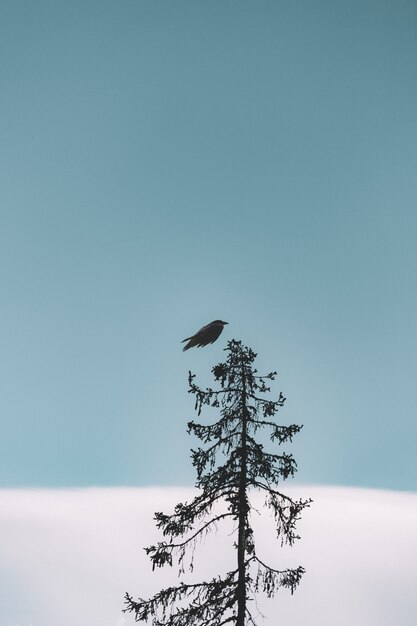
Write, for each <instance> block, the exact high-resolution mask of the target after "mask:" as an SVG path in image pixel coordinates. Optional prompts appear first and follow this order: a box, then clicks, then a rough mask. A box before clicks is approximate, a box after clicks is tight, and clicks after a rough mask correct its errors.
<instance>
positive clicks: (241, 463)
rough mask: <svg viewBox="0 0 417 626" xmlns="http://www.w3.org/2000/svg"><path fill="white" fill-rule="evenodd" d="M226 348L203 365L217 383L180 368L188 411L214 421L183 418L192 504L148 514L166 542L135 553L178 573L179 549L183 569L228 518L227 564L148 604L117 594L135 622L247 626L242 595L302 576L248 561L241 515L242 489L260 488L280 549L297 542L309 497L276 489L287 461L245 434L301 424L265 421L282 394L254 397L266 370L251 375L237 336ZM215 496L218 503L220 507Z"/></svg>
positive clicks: (274, 435)
mask: <svg viewBox="0 0 417 626" xmlns="http://www.w3.org/2000/svg"><path fill="white" fill-rule="evenodd" d="M226 350H227V353H228V356H227V360H226V362H225V363H220V364H218V365H216V366H215V367H213V369H212V372H213V374H214V378H215V380H216V381H217V383H218V385H219V387H220V388H219V389H217V390H214V389H211V388H207V389H204V390H203V389H201V388H200V387H198V386H197V385H196V384H195V382H194V378H195V376H194V375H193V374H191V372H190V373H189V392H190V393H192V394H194V396H195V409H196V411H197V413H198V415H200V413H201V410H202V407H203V406H204V405H209V406H211V407H217V408H218V409H219V410H220V419H219V420H218V421H216V422H215V423H214V424H210V425H202V424H197V423H195V422H194V421H192V422H189V424H188V432H189V433H192V434H194V435H195V436H196V437H197V438H198V439H200V440H201V441H202V443H203V444H204V447H202V448H198V449H197V450H192V463H193V465H194V467H195V468H196V471H197V483H196V487H197V488H198V490H199V493H198V495H197V496H196V497H195V498H194V499H193V500H192V502H190V503H185V504H182V503H180V504H177V505H176V506H175V509H174V513H173V514H172V515H166V514H164V513H156V514H155V520H156V525H157V527H158V528H160V529H161V530H162V533H163V536H164V537H168V538H169V541H165V540H164V541H160V542H159V543H158V544H157V545H154V546H150V547H148V548H145V550H146V553H147V554H148V555H149V557H150V559H151V561H152V566H153V569H155V567H162V566H164V565H167V564H168V565H172V564H173V561H174V559H175V560H176V561H177V562H178V563H179V566H180V574H183V573H184V572H185V561H184V559H185V555H186V553H187V552H188V550H187V549H189V548H191V558H190V562H189V563H188V567H190V569H191V570H192V568H193V560H194V547H195V545H196V542H197V540H198V539H200V538H201V537H203V536H205V535H206V534H207V533H208V532H210V531H211V530H214V529H217V525H218V523H219V522H221V521H222V520H225V519H227V518H230V519H231V520H233V521H234V523H235V525H236V527H237V528H236V531H237V542H235V543H234V544H233V545H234V547H235V549H236V551H237V567H236V569H234V570H233V571H230V572H228V573H227V574H226V575H225V576H223V577H221V576H217V577H215V578H213V579H212V580H210V581H208V582H201V583H196V584H185V583H184V582H182V583H181V584H179V585H178V586H177V587H169V588H167V589H163V590H162V591H160V592H159V593H157V594H156V595H155V596H154V597H153V598H151V599H149V600H144V599H141V598H139V599H138V600H136V601H135V600H133V598H132V597H131V596H130V595H129V594H126V598H125V600H126V608H125V609H124V610H125V612H126V611H129V612H132V613H134V615H135V621H137V622H140V621H144V622H151V623H152V624H153V626H223V625H224V624H235V626H249V625H252V626H255V621H254V618H253V616H252V614H251V611H250V610H249V608H248V600H249V599H252V598H253V597H254V596H255V594H256V593H257V592H263V593H265V594H266V595H267V596H268V597H272V596H274V595H275V593H276V591H277V590H278V589H279V587H287V588H288V589H290V591H291V593H293V592H294V590H295V588H296V587H297V585H298V583H299V582H300V579H301V576H302V574H303V573H304V568H303V567H301V566H299V567H297V568H296V569H284V570H278V569H274V568H272V567H270V566H269V565H267V564H266V563H264V562H263V561H262V560H261V559H260V558H258V556H257V553H256V549H255V541H254V533H253V530H252V526H251V520H250V513H251V511H252V505H251V502H250V495H251V491H253V490H260V491H261V492H264V494H265V496H266V501H265V504H266V506H267V507H268V508H270V509H271V510H272V513H273V517H274V520H275V524H276V532H277V537H278V539H279V540H280V541H281V545H283V544H284V543H288V544H289V545H292V544H293V542H294V540H295V539H298V538H299V537H298V535H297V534H296V529H295V525H296V522H297V520H299V519H300V513H301V511H302V510H303V509H304V508H305V507H306V506H309V504H310V502H311V500H302V499H300V500H293V499H292V498H290V497H289V496H288V495H285V494H283V493H281V491H279V490H278V489H277V486H278V484H279V483H280V482H281V481H282V480H285V479H286V478H288V477H289V476H293V475H294V473H295V472H296V469H297V464H296V461H295V460H294V458H293V456H292V455H291V454H286V453H285V452H283V453H282V454H275V453H271V452H267V451H265V449H264V446H263V445H262V443H260V442H259V441H257V440H256V438H255V436H256V434H257V432H258V431H259V430H260V429H267V430H268V434H269V436H270V439H271V441H272V442H276V443H278V444H283V443H284V442H287V441H291V440H292V437H293V436H294V435H295V434H296V433H298V432H299V431H300V429H301V426H297V425H291V426H280V425H278V424H277V423H276V422H275V421H274V420H273V417H274V415H275V414H276V413H277V411H278V410H279V409H280V408H281V407H282V406H283V405H284V402H285V398H284V396H283V395H282V393H280V394H279V397H278V399H277V400H270V399H267V398H265V397H264V395H265V394H266V393H268V392H270V388H269V386H268V384H269V381H271V380H274V379H275V376H276V372H272V373H270V374H267V375H266V376H260V375H258V373H257V370H256V369H255V368H254V367H253V362H254V360H255V358H256V354H255V353H254V352H253V351H252V350H251V349H250V348H248V347H246V346H243V345H242V343H241V342H240V341H235V340H232V341H229V342H228V345H227V348H226ZM220 502H223V503H225V504H226V506H224V504H223V508H221V506H219V503H220Z"/></svg>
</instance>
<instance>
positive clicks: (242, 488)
mask: <svg viewBox="0 0 417 626" xmlns="http://www.w3.org/2000/svg"><path fill="white" fill-rule="evenodd" d="M246 447H247V409H246V377H245V366H244V364H243V359H242V438H241V452H242V456H241V460H240V480H239V534H238V546H237V563H238V570H239V571H238V583H237V602H238V609H237V621H236V626H245V613H246V584H245V582H246V581H245V578H246V566H245V553H246V549H245V548H246V545H245V544H246V541H245V540H246V516H247V494H246V480H247V476H246V473H247V449H246Z"/></svg>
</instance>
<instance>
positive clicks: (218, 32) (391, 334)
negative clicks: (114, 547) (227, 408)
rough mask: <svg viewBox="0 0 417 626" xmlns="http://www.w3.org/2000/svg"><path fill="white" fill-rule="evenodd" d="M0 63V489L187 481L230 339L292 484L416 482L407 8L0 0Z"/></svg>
mask: <svg viewBox="0 0 417 626" xmlns="http://www.w3.org/2000/svg"><path fill="white" fill-rule="evenodd" d="M0 58H1V63H0V88H1V99H0V135H1V144H0V160H1V162H0V167H1V173H2V182H1V186H0V262H1V272H0V289H1V294H2V307H1V308H2V324H1V326H0V345H1V362H0V413H1V416H2V420H1V422H2V426H1V437H0V486H3V487H23V486H39V487H42V486H46V487H61V486H88V485H152V484H153V485H154V484H161V485H172V484H182V485H191V484H193V482H194V472H193V469H192V467H191V465H190V460H189V449H190V447H192V446H194V445H195V441H192V440H191V439H190V438H189V437H188V436H187V434H186V423H187V421H188V420H189V419H192V418H194V412H193V401H192V398H190V397H189V396H188V394H187V373H188V370H189V369H191V370H193V371H195V372H196V373H197V374H198V381H199V382H200V383H201V384H202V385H211V384H212V379H211V375H210V369H211V367H212V366H213V365H214V364H216V363H217V362H218V361H219V360H221V359H222V358H223V356H224V354H223V352H222V350H223V348H224V347H225V345H226V342H227V340H228V339H231V338H235V339H241V340H242V341H243V342H244V343H245V344H248V345H250V346H251V347H252V348H253V349H254V350H255V351H256V352H258V355H259V356H258V362H257V365H258V368H259V369H260V370H263V371H270V370H275V369H276V370H278V373H279V376H278V380H277V382H276V384H275V386H274V389H275V391H276V392H277V393H278V392H279V391H282V392H283V393H284V395H286V396H287V398H288V400H287V405H286V408H285V410H284V411H283V412H282V413H281V415H280V419H282V421H283V423H292V422H295V423H300V424H304V428H303V430H302V432H301V433H300V435H299V436H298V437H297V441H296V442H295V443H294V446H293V447H287V448H286V451H293V452H294V454H295V455H296V458H297V461H298V463H299V468H300V472H299V480H301V481H303V482H304V483H306V482H309V483H319V484H320V483H321V484H338V485H356V486H368V487H377V488H389V489H400V490H401V489H403V490H416V488H417V478H416V477H417V456H416V454H415V442H416V440H417V420H416V405H417V387H416V384H415V374H416V366H417V356H416V355H417V334H416V321H415V318H416V305H417V296H416V294H417V290H416V287H417V284H416V283H417V280H416V261H417V253H416V235H417V177H416V171H417V124H416V111H417V4H416V3H415V2H414V1H412V0H395V1H394V0H360V1H359V0H354V1H352V0H336V1H335V0H318V1H317V2H314V3H312V2H308V1H307V0H300V1H299V2H290V1H289V0H288V1H281V0H278V1H277V0H274V1H263V0H262V1H260V2H259V1H258V0H257V1H256V2H255V1H247V0H240V1H239V2H237V1H232V0H226V1H224V0H221V1H220V0H213V1H211V2H201V1H195V0H192V1H191V0H189V1H187V2H185V1H182V0H177V1H176V2H169V1H167V0H161V1H158V2H149V1H146V2H145V1H141V0H139V1H133V0H121V1H120V2H110V1H109V0H100V1H98V0H83V1H82V2H81V0H79V1H75V0H74V1H72V2H63V1H57V0H54V1H52V0H49V1H48V0H38V1H37V2H36V3H35V2H29V1H27V0H20V1H16V0H13V1H11V0H4V1H3V2H2V3H1V7H0ZM216 318H220V319H224V320H226V321H228V322H229V326H227V327H226V329H225V331H224V333H223V335H222V336H221V338H220V339H219V341H218V342H217V343H216V344H214V345H213V346H210V347H208V348H205V349H204V350H200V351H197V350H190V351H188V352H186V353H182V351H181V344H180V341H181V339H183V338H184V337H186V336H188V335H190V334H191V333H193V332H195V331H196V330H198V328H199V327H200V326H202V325H203V324H206V323H208V322H209V321H211V320H213V319H216Z"/></svg>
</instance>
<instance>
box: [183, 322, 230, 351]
mask: <svg viewBox="0 0 417 626" xmlns="http://www.w3.org/2000/svg"><path fill="white" fill-rule="evenodd" d="M228 323H229V322H222V321H221V320H214V322H211V323H210V324H207V326H203V328H200V330H199V331H198V332H197V333H196V334H195V335H193V336H192V337H187V339H183V340H182V341H181V343H184V341H188V343H187V345H186V346H184V348H183V349H182V351H183V352H185V350H188V349H189V348H194V347H197V348H201V347H202V346H207V344H209V343H214V342H215V341H216V339H218V338H219V337H220V334H221V332H222V330H223V328H224V326H225V325H226V324H228Z"/></svg>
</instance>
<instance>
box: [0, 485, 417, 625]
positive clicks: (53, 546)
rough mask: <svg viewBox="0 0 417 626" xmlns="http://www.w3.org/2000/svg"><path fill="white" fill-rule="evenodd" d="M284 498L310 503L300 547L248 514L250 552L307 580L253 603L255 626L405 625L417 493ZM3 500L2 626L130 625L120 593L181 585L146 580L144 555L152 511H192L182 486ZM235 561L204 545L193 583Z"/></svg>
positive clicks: (300, 492)
mask: <svg viewBox="0 0 417 626" xmlns="http://www.w3.org/2000/svg"><path fill="white" fill-rule="evenodd" d="M289 492H290V493H291V495H293V496H295V497H305V496H311V497H313V499H314V505H313V506H312V507H311V508H310V509H308V511H306V512H305V514H304V515H303V519H302V520H301V522H300V523H299V532H300V534H301V540H300V541H298V542H296V544H295V545H294V546H293V547H292V548H291V549H282V548H281V547H280V546H279V544H277V542H276V540H275V539H274V533H273V532H271V524H272V521H271V520H270V519H269V518H268V516H262V517H258V516H255V520H254V522H256V526H255V532H256V537H257V539H258V541H257V549H258V551H259V555H260V558H263V559H264V560H268V562H269V563H270V564H271V565H272V566H273V565H274V564H275V566H276V567H280V568H281V567H282V568H285V567H298V565H303V566H304V568H305V569H306V573H305V574H304V576H303V578H302V580H301V583H300V585H299V586H298V588H297V590H296V591H295V593H294V595H293V596H291V594H290V592H289V591H287V590H285V589H281V590H280V591H279V592H278V594H277V595H276V597H275V598H273V599H266V598H263V597H262V595H261V594H259V596H258V601H257V607H258V609H259V611H261V612H262V613H263V615H264V616H265V619H264V620H263V619H258V620H257V623H258V624H260V625H261V624H265V625H266V624H271V625H273V624H276V623H278V621H282V622H283V623H285V624H286V625H287V626H299V624H306V623H314V624H320V625H321V626H333V625H334V624H338V626H351V624H356V625H357V626H393V625H394V624H401V626H414V624H415V615H416V610H417V597H416V594H415V580H416V576H417V563H416V560H415V559H413V558H410V555H412V554H415V553H416V551H417V535H416V532H415V528H416V523H417V494H415V493H405V492H393V491H384V490H380V489H378V490H372V489H358V488H355V489H352V488H346V487H344V488H343V487H317V486H312V485H304V486H297V489H294V487H291V488H290V490H289ZM0 497H1V501H2V507H1V509H0V581H1V588H2V590H3V593H2V595H1V597H0V626H56V624H59V625H60V626H74V624H77V625H78V626H96V624H100V626H133V624H134V620H133V617H132V616H131V615H130V614H129V615H123V614H122V609H123V607H124V604H123V598H124V594H125V592H126V591H128V592H129V593H130V594H131V595H132V596H133V597H134V598H138V597H144V598H149V597H150V596H152V595H153V594H155V593H156V592H157V591H159V590H160V589H161V588H166V587H167V586H173V585H174V586H175V585H177V584H178V579H177V577H176V568H172V569H171V568H162V569H160V570H158V571H155V572H152V574H151V575H150V572H151V571H152V570H151V565H150V563H149V560H148V559H147V557H146V555H145V552H144V551H143V550H142V549H141V548H142V547H143V546H146V545H151V544H152V542H154V541H155V540H156V539H157V534H156V531H155V528H154V525H153V523H152V519H151V518H152V512H153V511H154V510H155V508H157V509H159V508H160V507H162V509H163V510H167V509H168V510H169V509H172V507H173V506H174V504H175V503H177V502H178V500H180V501H184V500H188V501H189V500H190V499H191V497H192V490H191V489H190V488H182V489H178V488H167V487H165V488H163V489H162V488H100V489H97V488H88V489H67V490H65V489H55V490H50V489H42V490H27V489H16V490H10V489H9V490H3V491H0ZM394 528H395V530H393V529H394ZM213 549H214V551H215V554H216V559H213ZM232 552H233V548H232V547H231V544H230V537H229V536H228V534H225V533H221V532H219V533H218V534H217V535H210V536H209V537H208V538H207V540H206V542H205V543H204V545H202V546H201V545H199V546H198V549H197V551H196V559H195V571H194V573H193V582H199V581H200V580H207V579H209V578H210V577H211V576H212V575H213V568H215V573H216V574H219V573H220V574H224V573H226V571H228V568H230V569H232V568H233V569H234V566H235V565H234V558H233V555H232ZM185 580H187V578H185ZM251 610H252V611H253V613H254V615H256V610H255V609H254V607H251Z"/></svg>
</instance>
